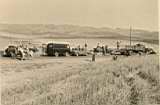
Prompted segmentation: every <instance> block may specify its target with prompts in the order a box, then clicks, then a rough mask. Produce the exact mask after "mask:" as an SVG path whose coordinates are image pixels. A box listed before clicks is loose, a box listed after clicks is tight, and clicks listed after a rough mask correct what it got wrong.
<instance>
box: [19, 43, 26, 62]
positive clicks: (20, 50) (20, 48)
mask: <svg viewBox="0 0 160 105" xmlns="http://www.w3.org/2000/svg"><path fill="white" fill-rule="evenodd" d="M18 51H19V52H20V55H21V60H24V56H25V53H24V50H23V48H22V46H19V47H18Z"/></svg>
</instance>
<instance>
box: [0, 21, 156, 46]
mask: <svg viewBox="0 0 160 105" xmlns="http://www.w3.org/2000/svg"><path fill="white" fill-rule="evenodd" d="M129 32H130V31H129V29H122V28H116V29H112V28H106V27H102V28H95V27H88V26H77V25H54V24H0V37H3V38H8V37H13V38H17V36H18V37H20V38H21V37H36V38H108V39H118V40H128V39H129ZM132 40H135V41H142V42H148V43H154V44H158V42H159V41H158V32H151V31H146V30H139V29H134V30H132Z"/></svg>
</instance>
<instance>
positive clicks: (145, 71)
mask: <svg viewBox="0 0 160 105" xmlns="http://www.w3.org/2000/svg"><path fill="white" fill-rule="evenodd" d="M137 61H138V62H137ZM1 67H2V70H1V77H2V105H106V104H108V105H151V104H152V105H158V104H160V94H159V92H160V83H159V61H158V56H157V55H151V56H134V57H119V58H118V60H117V61H113V60H112V57H111V56H105V57H97V58H96V62H91V57H78V58H76V57H68V58H67V57H60V58H54V57H53V58H47V57H42V58H35V59H33V60H32V61H18V60H16V61H15V60H9V59H8V58H4V59H1Z"/></svg>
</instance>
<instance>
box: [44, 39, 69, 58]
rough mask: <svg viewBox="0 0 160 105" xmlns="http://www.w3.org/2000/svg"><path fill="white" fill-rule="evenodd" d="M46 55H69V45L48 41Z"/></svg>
mask: <svg viewBox="0 0 160 105" xmlns="http://www.w3.org/2000/svg"><path fill="white" fill-rule="evenodd" d="M46 53H47V55H48V56H56V57H58V56H60V55H63V56H69V55H70V45H69V43H58V42H53V43H48V44H47V51H46Z"/></svg>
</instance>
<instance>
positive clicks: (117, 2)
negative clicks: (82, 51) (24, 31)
mask: <svg viewBox="0 0 160 105" xmlns="http://www.w3.org/2000/svg"><path fill="white" fill-rule="evenodd" d="M0 23H16V24H26V23H27V24H31V23H35V24H39V23H40V24H74V25H87V26H95V27H105V26H106V27H113V28H116V27H123V28H128V27H129V26H130V25H132V26H133V27H134V28H141V29H149V30H158V0H0Z"/></svg>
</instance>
